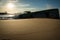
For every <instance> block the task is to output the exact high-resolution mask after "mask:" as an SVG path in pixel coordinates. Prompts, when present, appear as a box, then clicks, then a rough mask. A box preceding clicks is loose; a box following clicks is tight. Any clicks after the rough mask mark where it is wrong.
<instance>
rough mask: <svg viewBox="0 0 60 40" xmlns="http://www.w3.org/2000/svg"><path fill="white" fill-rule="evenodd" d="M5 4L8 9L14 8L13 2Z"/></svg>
mask: <svg viewBox="0 0 60 40" xmlns="http://www.w3.org/2000/svg"><path fill="white" fill-rule="evenodd" d="M6 6H7V8H8V9H13V8H14V4H13V3H8V4H7V5H6Z"/></svg>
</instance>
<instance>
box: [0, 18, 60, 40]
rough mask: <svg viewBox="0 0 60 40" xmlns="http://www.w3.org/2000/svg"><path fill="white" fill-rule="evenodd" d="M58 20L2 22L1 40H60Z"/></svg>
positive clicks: (0, 26) (0, 25) (0, 22)
mask: <svg viewBox="0 0 60 40" xmlns="http://www.w3.org/2000/svg"><path fill="white" fill-rule="evenodd" d="M59 33H60V21H59V20H58V19H36V18H35V19H21V20H0V40H1V39H4V38H6V39H11V40H59V37H60V34H59Z"/></svg>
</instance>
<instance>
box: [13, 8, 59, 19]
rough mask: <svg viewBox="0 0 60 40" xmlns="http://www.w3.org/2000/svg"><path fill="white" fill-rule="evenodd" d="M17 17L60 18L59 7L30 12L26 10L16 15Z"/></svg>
mask: <svg viewBox="0 0 60 40" xmlns="http://www.w3.org/2000/svg"><path fill="white" fill-rule="evenodd" d="M14 18H15V19H24V18H54V19H58V18H59V10H58V9H49V10H43V11H36V12H30V11H25V13H24V14H19V15H18V16H16V17H14Z"/></svg>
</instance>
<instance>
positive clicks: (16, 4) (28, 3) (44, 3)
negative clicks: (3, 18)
mask: <svg viewBox="0 0 60 40" xmlns="http://www.w3.org/2000/svg"><path fill="white" fill-rule="evenodd" d="M54 8H58V9H60V0H0V12H5V11H7V12H8V13H11V14H13V13H23V12H24V11H32V12H34V11H41V10H47V9H54ZM59 11H60V10H59Z"/></svg>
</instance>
